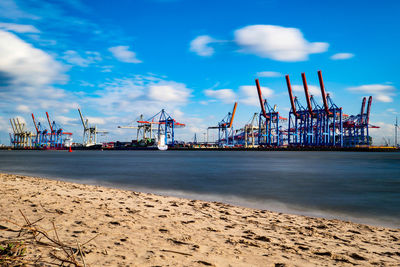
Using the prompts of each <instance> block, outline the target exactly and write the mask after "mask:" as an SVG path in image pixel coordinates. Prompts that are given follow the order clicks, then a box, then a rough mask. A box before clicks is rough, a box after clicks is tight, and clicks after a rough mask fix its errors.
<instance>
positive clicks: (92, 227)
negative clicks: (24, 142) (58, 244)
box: [0, 173, 400, 266]
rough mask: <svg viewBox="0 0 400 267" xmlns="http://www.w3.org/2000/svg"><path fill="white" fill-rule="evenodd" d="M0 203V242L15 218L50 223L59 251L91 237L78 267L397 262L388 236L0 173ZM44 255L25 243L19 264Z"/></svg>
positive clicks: (396, 241)
mask: <svg viewBox="0 0 400 267" xmlns="http://www.w3.org/2000/svg"><path fill="white" fill-rule="evenodd" d="M0 195H1V196H2V197H1V198H0V210H1V213H0V242H2V241H6V240H12V239H14V238H15V237H16V232H14V231H12V230H15V229H17V227H16V224H17V223H19V224H22V225H23V224H24V219H23V215H24V216H26V217H27V218H29V220H30V221H31V222H35V221H36V220H39V219H40V221H39V222H38V223H37V224H38V225H40V227H42V228H43V229H47V230H49V231H50V232H51V229H52V223H53V222H54V225H55V226H56V227H57V233H58V234H59V237H60V239H61V240H63V242H65V243H68V244H74V243H80V244H84V243H85V242H86V241H88V240H90V239H92V238H94V239H93V240H91V242H89V243H87V244H86V245H85V251H86V253H85V256H84V259H85V264H86V265H87V266H157V265H160V266H331V265H339V266H341V265H343V266H350V265H363V266H373V265H384V266H396V265H397V264H398V262H400V253H399V248H400V229H396V228H387V227H377V226H370V225H364V224H357V223H352V222H347V221H340V220H335V219H322V218H315V217H307V216H302V215H290V214H283V213H278V212H271V211H266V210H259V209H252V208H246V207H238V206H233V205H230V204H224V203H221V202H207V201H201V200H190V199H184V198H178V197H170V196H165V195H156V194H151V193H138V192H133V191H127V190H122V189H116V188H108V187H104V186H96V185H86V184H78V183H71V182H64V181H60V180H54V179H46V178H38V177H29V176H23V175H12V174H5V173H0ZM20 211H21V212H20ZM21 213H22V214H23V215H22V214H21ZM12 222H14V224H13V223H12ZM50 235H54V233H53V232H51V233H50ZM50 250H51V248H49V247H41V246H34V244H33V243H32V244H27V256H26V257H27V258H29V257H31V258H32V259H37V258H38V257H39V256H40V257H42V259H46V261H48V262H57V259H56V258H54V257H52V256H51V253H50V252H51V251H50ZM78 258H79V257H78ZM279 264H281V265H279Z"/></svg>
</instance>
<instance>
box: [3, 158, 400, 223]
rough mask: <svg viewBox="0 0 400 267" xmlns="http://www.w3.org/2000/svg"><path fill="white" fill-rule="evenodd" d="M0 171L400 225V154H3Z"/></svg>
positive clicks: (283, 210)
mask: <svg viewBox="0 0 400 267" xmlns="http://www.w3.org/2000/svg"><path fill="white" fill-rule="evenodd" d="M0 171H1V172H6V173H14V174H24V175H33V176H41V177H49V178H56V179H63V180H73V181H77V182H81V183H89V184H99V185H108V186H113V187H119V188H124V189H130V190H136V191H145V192H153V193H160V194H167V195H175V196H182V197H188V198H196V199H203V200H214V201H224V202H228V203H232V204H238V205H243V206H249V207H255V208H261V209H270V210H275V211H281V212H292V213H296V214H304V215H316V216H324V217H328V218H340V219H349V220H354V221H358V222H365V223H372V224H380V225H390V226H396V227H400V153H366V152H282V151H74V152H73V153H68V152H66V151H0Z"/></svg>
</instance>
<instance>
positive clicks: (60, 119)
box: [55, 115, 80, 126]
mask: <svg viewBox="0 0 400 267" xmlns="http://www.w3.org/2000/svg"><path fill="white" fill-rule="evenodd" d="M55 121H56V122H57V123H59V124H60V125H63V126H64V125H79V123H80V119H79V118H78V117H75V118H70V117H67V116H63V115H57V116H55Z"/></svg>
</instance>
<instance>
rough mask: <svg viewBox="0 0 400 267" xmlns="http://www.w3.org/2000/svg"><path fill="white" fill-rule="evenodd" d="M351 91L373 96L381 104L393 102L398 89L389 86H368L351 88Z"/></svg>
mask: <svg viewBox="0 0 400 267" xmlns="http://www.w3.org/2000/svg"><path fill="white" fill-rule="evenodd" d="M348 90H349V91H352V92H355V93H364V94H372V95H373V97H374V98H375V100H377V101H379V102H385V103H388V102H393V98H392V97H393V96H394V95H395V93H394V92H395V91H396V88H395V87H394V86H392V85H387V84H366V85H361V86H356V87H349V88H348Z"/></svg>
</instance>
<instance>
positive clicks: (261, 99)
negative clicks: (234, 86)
mask: <svg viewBox="0 0 400 267" xmlns="http://www.w3.org/2000/svg"><path fill="white" fill-rule="evenodd" d="M256 86H257V93H258V100H260V106H261V111H262V114H263V116H264V118H266V119H269V116H267V112H265V107H264V101H263V97H262V92H261V87H260V82H259V81H258V79H256Z"/></svg>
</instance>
